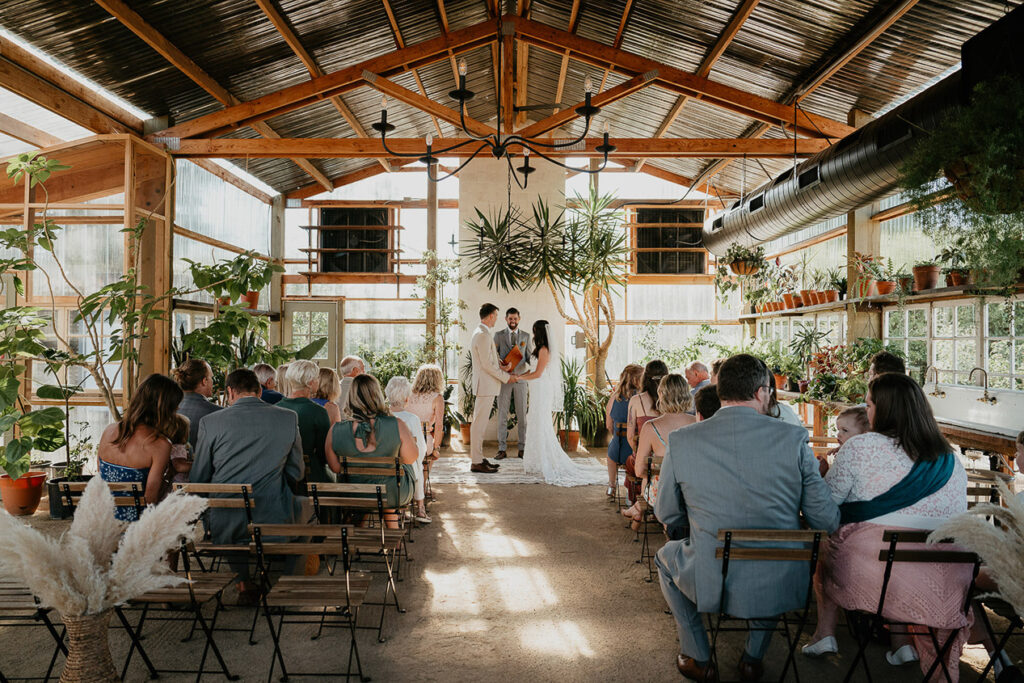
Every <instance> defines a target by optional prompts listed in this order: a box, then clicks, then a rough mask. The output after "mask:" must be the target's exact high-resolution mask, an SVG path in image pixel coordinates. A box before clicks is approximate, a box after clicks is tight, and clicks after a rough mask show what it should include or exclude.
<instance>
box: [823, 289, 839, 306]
mask: <svg viewBox="0 0 1024 683" xmlns="http://www.w3.org/2000/svg"><path fill="white" fill-rule="evenodd" d="M824 293H825V303H829V304H831V303H834V302H836V301H839V290H838V289H826V290H825V292H824Z"/></svg>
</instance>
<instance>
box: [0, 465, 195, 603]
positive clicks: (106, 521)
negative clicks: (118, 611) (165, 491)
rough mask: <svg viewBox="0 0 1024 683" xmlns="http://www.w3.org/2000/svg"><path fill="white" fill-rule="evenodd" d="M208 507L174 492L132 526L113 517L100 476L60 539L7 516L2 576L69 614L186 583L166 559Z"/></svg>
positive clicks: (2, 520) (0, 533) (0, 530)
mask: <svg viewBox="0 0 1024 683" xmlns="http://www.w3.org/2000/svg"><path fill="white" fill-rule="evenodd" d="M206 505H207V502H206V500H205V499H203V498H199V497H198V496H188V495H184V494H181V493H173V494H171V495H169V496H168V497H167V498H165V499H164V500H163V502H161V503H160V504H159V505H155V506H152V507H150V508H148V509H147V510H146V512H145V513H144V514H143V515H142V517H141V518H140V519H139V521H137V522H133V523H132V524H130V525H129V526H128V528H127V530H125V525H124V523H122V522H119V521H117V520H116V519H114V497H113V496H112V495H111V493H110V489H109V488H108V487H107V483H106V482H105V481H103V480H102V479H100V478H99V477H93V478H92V479H91V480H90V481H89V484H88V486H86V488H85V492H84V493H83V494H82V498H81V502H80V504H79V505H78V507H77V508H76V510H75V519H74V521H73V522H72V524H71V528H70V529H69V530H68V531H67V532H66V533H64V534H63V535H61V536H60V537H59V538H53V537H50V536H47V535H45V534H42V533H40V532H39V531H37V530H35V529H33V528H31V527H29V526H28V525H26V524H24V523H22V522H21V521H19V520H18V519H17V518H16V517H12V516H11V515H8V514H6V513H0V538H2V539H4V542H3V543H0V574H3V575H4V576H7V577H10V578H13V579H15V580H17V581H20V582H22V583H24V584H25V585H26V586H27V587H28V588H29V590H31V591H32V593H33V594H34V595H35V596H36V597H37V598H39V600H40V601H41V602H42V605H43V606H44V607H50V608H53V609H55V610H57V611H58V612H60V613H61V615H62V616H64V617H77V616H84V615H91V614H101V613H102V612H105V611H107V610H109V609H111V608H113V607H115V606H117V605H121V604H124V603H125V602H127V601H128V600H130V599H132V598H135V597H138V596H139V595H142V594H143V593H146V592H149V591H152V590H157V589H160V588H165V587H168V586H175V585H178V584H180V583H182V582H183V581H184V579H182V578H180V577H178V576H176V575H174V574H172V573H171V572H170V570H169V568H168V566H167V564H166V562H164V561H163V559H164V556H165V555H166V553H167V551H168V550H170V549H172V548H176V547H178V545H179V543H180V539H181V537H182V536H185V537H191V535H192V533H193V530H194V527H195V523H196V520H197V519H198V518H199V516H200V515H201V514H202V512H203V510H205V509H206ZM122 532H123V534H122Z"/></svg>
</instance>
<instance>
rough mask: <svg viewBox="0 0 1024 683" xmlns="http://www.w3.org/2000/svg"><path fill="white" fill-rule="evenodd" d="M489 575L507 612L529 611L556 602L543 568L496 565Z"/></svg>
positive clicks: (556, 598) (549, 605) (556, 599)
mask: <svg viewBox="0 0 1024 683" xmlns="http://www.w3.org/2000/svg"><path fill="white" fill-rule="evenodd" d="M491 575H492V576H493V577H494V578H493V581H494V585H496V586H497V588H498V590H499V591H501V599H502V602H503V603H504V604H505V609H506V610H508V611H509V612H531V611H533V610H537V609H541V608H544V607H551V606H552V605H556V604H558V597H557V596H556V595H555V592H554V591H553V590H552V589H551V584H550V583H549V582H548V577H547V574H545V573H544V571H543V570H540V569H525V568H522V567H497V568H495V569H492V570H491Z"/></svg>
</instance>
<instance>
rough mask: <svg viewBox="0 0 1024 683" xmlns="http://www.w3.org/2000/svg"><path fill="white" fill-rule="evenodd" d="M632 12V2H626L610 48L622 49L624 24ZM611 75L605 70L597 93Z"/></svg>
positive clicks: (630, 0)
mask: <svg viewBox="0 0 1024 683" xmlns="http://www.w3.org/2000/svg"><path fill="white" fill-rule="evenodd" d="M632 11H633V0H626V6H625V7H623V8H622V18H621V19H619V29H618V30H617V31H616V32H615V40H613V41H612V47H614V48H615V49H618V48H620V47H622V35H623V33H625V32H626V24H627V23H629V15H630V13H632ZM610 73H611V69H605V70H604V73H603V74H601V85H600V86H599V87H598V89H597V91H598V92H604V86H605V84H606V83H607V82H608V74H610Z"/></svg>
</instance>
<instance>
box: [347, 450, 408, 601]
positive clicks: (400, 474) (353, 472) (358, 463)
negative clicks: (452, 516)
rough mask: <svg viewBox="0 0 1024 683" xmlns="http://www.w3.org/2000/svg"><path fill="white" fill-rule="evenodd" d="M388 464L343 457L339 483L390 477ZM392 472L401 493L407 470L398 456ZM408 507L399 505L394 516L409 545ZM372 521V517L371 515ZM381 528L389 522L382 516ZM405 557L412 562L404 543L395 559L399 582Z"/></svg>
mask: <svg viewBox="0 0 1024 683" xmlns="http://www.w3.org/2000/svg"><path fill="white" fill-rule="evenodd" d="M385 462H386V460H384V459H383V458H374V457H354V458H349V457H342V458H341V471H340V472H339V473H338V482H339V483H343V484H348V483H353V482H352V480H351V477H353V476H361V475H369V476H371V477H380V476H382V475H384V476H387V475H388V469H385V468H384V467H383V464H384V463H385ZM390 471H391V472H393V473H394V477H395V490H396V491H400V490H401V488H402V482H404V481H405V479H406V476H407V475H406V471H405V468H404V467H402V461H401V459H400V458H399V457H398V456H397V455H396V456H395V458H394V462H393V463H391V470H390ZM408 509H409V506H408V505H399V506H396V507H395V508H394V515H395V517H396V518H397V522H396V523H397V525H398V528H399V529H401V530H402V532H403V534H404V535H405V537H406V539H407V540H408V541H409V543H411V542H412V537H411V535H410V531H411V530H410V525H407V524H406V523H405V518H406V513H407V512H408ZM371 519H372V515H371ZM380 523H381V526H386V523H387V521H386V520H385V519H384V517H383V516H380ZM403 555H404V556H405V561H406V562H412V557H410V555H409V546H408V545H407V544H406V543H402V544H401V546H400V547H399V552H398V554H397V555H396V558H395V560H396V561H395V572H396V574H397V576H398V580H399V581H401V580H402V578H401V576H402V556H403Z"/></svg>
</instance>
